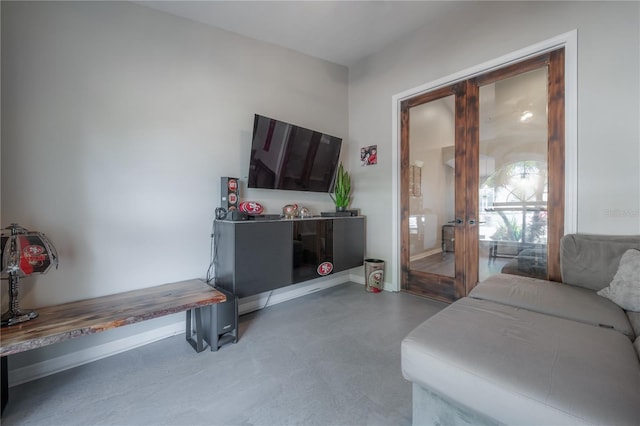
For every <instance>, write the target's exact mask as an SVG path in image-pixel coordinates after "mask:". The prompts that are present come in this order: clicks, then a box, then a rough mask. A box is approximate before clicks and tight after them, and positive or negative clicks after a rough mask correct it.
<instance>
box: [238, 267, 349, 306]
mask: <svg viewBox="0 0 640 426" xmlns="http://www.w3.org/2000/svg"><path fill="white" fill-rule="evenodd" d="M349 279H350V275H349V273H348V272H341V273H337V274H333V275H331V277H330V278H317V279H315V280H310V281H305V282H303V283H300V284H294V285H290V286H287V287H284V288H281V289H277V290H273V291H271V292H266V293H260V294H257V295H255V296H249V297H245V298H243V299H240V300H239V303H238V311H239V312H240V315H242V314H247V313H249V312H253V311H257V310H260V309H263V308H266V307H267V306H272V305H277V304H278V303H282V302H286V301H287V300H291V299H295V298H298V297H302V296H306V295H307V294H311V293H315V292H317V291H321V290H326V289H328V288H331V287H335V286H337V285H340V284H344V283H346V282H349Z"/></svg>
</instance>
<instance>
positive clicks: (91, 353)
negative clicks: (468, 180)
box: [9, 271, 386, 387]
mask: <svg viewBox="0 0 640 426" xmlns="http://www.w3.org/2000/svg"><path fill="white" fill-rule="evenodd" d="M357 277H358V276H357V275H354V274H349V272H348V271H345V272H342V273H338V274H333V275H331V277H329V278H318V279H315V280H311V281H305V282H303V283H300V284H295V285H291V286H288V287H284V288H281V289H278V290H274V291H273V292H267V293H262V294H258V295H256V296H250V297H246V298H243V299H240V301H239V305H238V311H239V313H240V314H241V315H242V314H246V313H249V312H252V311H256V310H258V309H262V308H265V307H267V306H272V305H276V304H278V303H282V302H286V301H287V300H291V299H295V298H298V297H302V296H305V295H307V294H311V293H315V292H317V291H321V290H325V289H328V288H331V287H335V286H337V285H340V284H344V283H346V282H349V281H350V280H351V279H352V278H355V279H356V280H357V279H358V278H357ZM360 281H362V280H360ZM356 282H357V281H356ZM361 284H364V281H362V282H361ZM385 287H386V286H385ZM184 327H185V326H184V319H182V320H180V321H176V322H175V323H171V324H169V325H165V326H162V327H158V328H154V329H151V330H147V331H144V332H142V333H137V334H134V335H132V336H128V337H125V338H122V339H117V340H113V341H110V342H107V343H103V344H100V345H96V346H92V347H90V348H86V349H81V350H78V351H73V352H69V353H67V354H65V355H62V356H58V357H55V358H50V359H47V360H44V361H41V362H37V363H33V364H30V365H26V366H24V367H19V368H16V369H10V374H9V386H10V387H11V386H17V385H20V384H22V383H26V382H30V381H33V380H37V379H40V378H42V377H46V376H49V375H52V374H56V373H59V372H61V371H64V370H69V369H71V368H75V367H79V366H81V365H84V364H88V363H90V362H94V361H98V360H100V359H102V358H106V357H109V356H112V355H116V354H119V353H121V352H125V351H128V350H131V349H135V348H138V347H140V346H144V345H147V344H149V343H153V342H156V341H158V340H162V339H166V338H168V337H172V336H175V335H178V334H184V330H185V328H184Z"/></svg>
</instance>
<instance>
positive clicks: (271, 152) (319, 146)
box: [248, 114, 342, 192]
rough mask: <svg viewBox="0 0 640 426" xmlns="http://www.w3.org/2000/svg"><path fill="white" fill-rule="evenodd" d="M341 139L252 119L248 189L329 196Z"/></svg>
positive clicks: (265, 119) (283, 123)
mask: <svg viewBox="0 0 640 426" xmlns="http://www.w3.org/2000/svg"><path fill="white" fill-rule="evenodd" d="M341 145H342V139H340V138H337V137H335V136H330V135H327V134H324V133H321V132H317V131H314V130H309V129H305V128H304V127H300V126H295V125H293V124H289V123H285V122H283V121H279V120H275V119H273V118H269V117H264V116H262V115H258V114H256V115H255V119H254V122H253V141H252V143H251V162H250V164H249V183H248V187H249V188H268V189H287V190H293V191H312V192H331V191H332V190H333V182H334V179H335V175H336V169H337V168H338V161H339V157H340V147H341Z"/></svg>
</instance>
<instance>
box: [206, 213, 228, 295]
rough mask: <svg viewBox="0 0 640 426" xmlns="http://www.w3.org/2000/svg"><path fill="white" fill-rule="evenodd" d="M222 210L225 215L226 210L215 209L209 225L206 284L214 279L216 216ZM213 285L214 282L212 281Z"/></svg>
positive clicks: (216, 233) (216, 234)
mask: <svg viewBox="0 0 640 426" xmlns="http://www.w3.org/2000/svg"><path fill="white" fill-rule="evenodd" d="M220 210H222V211H223V212H224V215H225V216H226V213H227V212H226V210H225V209H223V208H221V207H220V208H217V209H216V218H215V219H214V220H213V223H212V225H211V245H210V248H209V259H210V262H209V268H208V269H207V284H211V283H212V282H213V281H214V280H215V274H214V270H215V265H216V262H217V261H218V220H219V219H218V218H219V217H220V216H221V215H222V213H221V212H220ZM214 287H215V282H214Z"/></svg>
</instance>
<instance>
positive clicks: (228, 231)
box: [216, 222, 292, 297]
mask: <svg viewBox="0 0 640 426" xmlns="http://www.w3.org/2000/svg"><path fill="white" fill-rule="evenodd" d="M219 225H220V231H219V235H218V244H219V246H218V252H217V258H218V261H217V264H216V284H217V285H220V286H221V287H222V288H224V289H226V290H229V291H232V292H233V293H235V295H236V296H238V297H246V296H251V295H254V294H259V293H263V292H265V291H269V290H273V289H276V288H280V287H284V286H287V285H289V284H291V283H292V281H291V257H292V245H291V239H292V236H291V230H292V227H291V223H289V222H235V223H234V222H221V223H220V224H219Z"/></svg>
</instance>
